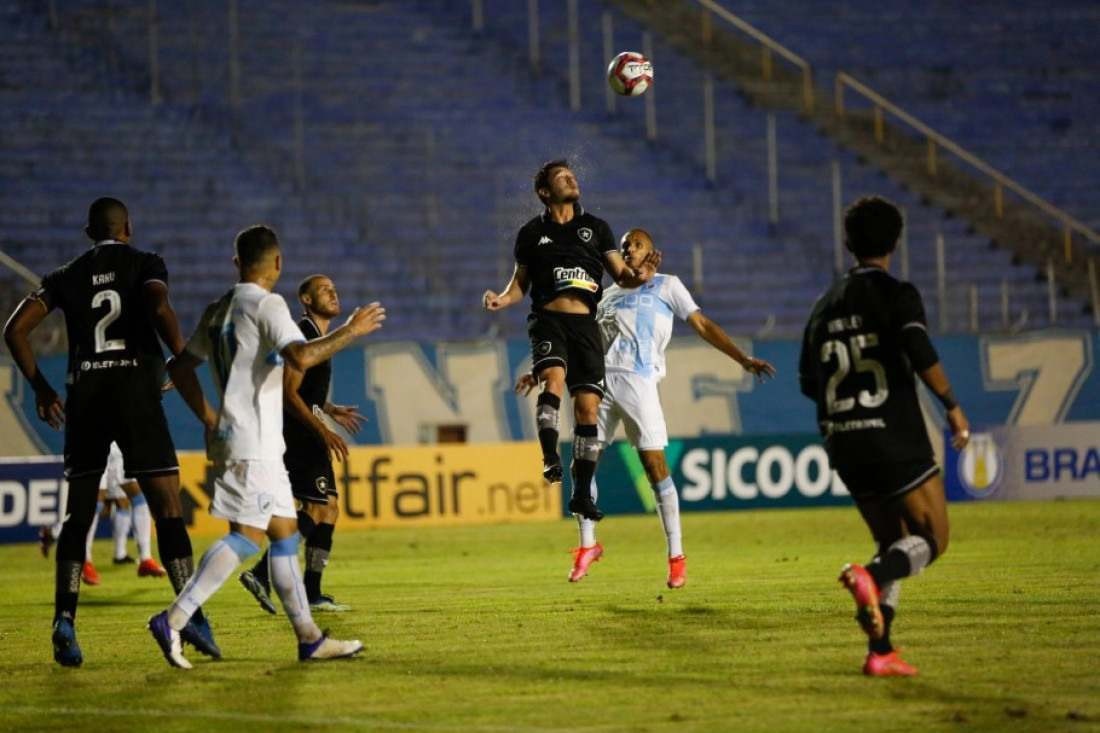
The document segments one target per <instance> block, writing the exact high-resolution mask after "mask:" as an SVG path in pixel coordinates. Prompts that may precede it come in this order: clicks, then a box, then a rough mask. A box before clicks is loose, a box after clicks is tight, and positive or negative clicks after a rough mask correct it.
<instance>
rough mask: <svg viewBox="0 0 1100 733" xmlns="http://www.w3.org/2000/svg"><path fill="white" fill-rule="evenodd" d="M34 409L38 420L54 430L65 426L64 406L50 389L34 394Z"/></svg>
mask: <svg viewBox="0 0 1100 733" xmlns="http://www.w3.org/2000/svg"><path fill="white" fill-rule="evenodd" d="M34 407H35V410H36V411H37V412H38V419H39V420H42V421H43V422H45V423H46V424H47V425H49V426H50V427H51V428H53V429H54V430H60V429H61V426H62V425H64V424H65V405H64V404H62V402H61V398H60V397H58V396H57V392H54V391H53V390H52V389H48V388H47V389H43V390H41V391H39V392H35V393H34Z"/></svg>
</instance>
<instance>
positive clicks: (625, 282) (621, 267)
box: [603, 232, 661, 288]
mask: <svg viewBox="0 0 1100 733" xmlns="http://www.w3.org/2000/svg"><path fill="white" fill-rule="evenodd" d="M628 234H629V232H628ZM624 236H625V235H624ZM603 258H604V262H605V263H606V264H607V271H608V273H609V274H610V275H611V279H612V280H614V281H615V284H616V285H619V286H620V287H624V288H636V287H638V286H639V285H644V284H645V283H647V282H649V281H650V280H652V279H653V276H654V275H655V274H656V273H657V268H658V267H660V266H661V251H660V250H657V249H654V250H652V251H651V252H650V253H649V254H648V255H647V256H646V258H645V261H644V262H643V263H642V265H641V267H639V268H638V269H637V270H635V269H633V268H631V267H630V265H628V264H626V260H624V259H623V256H622V255H621V254H619V252H618V251H616V250H607V251H606V252H604V253H603Z"/></svg>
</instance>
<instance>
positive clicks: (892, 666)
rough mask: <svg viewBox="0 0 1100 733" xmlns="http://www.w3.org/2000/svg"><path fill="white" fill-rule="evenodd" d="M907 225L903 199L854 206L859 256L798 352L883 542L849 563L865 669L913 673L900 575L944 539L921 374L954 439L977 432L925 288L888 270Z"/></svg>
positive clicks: (809, 388)
mask: <svg viewBox="0 0 1100 733" xmlns="http://www.w3.org/2000/svg"><path fill="white" fill-rule="evenodd" d="M902 226H903V222H902V218H901V214H900V212H899V211H898V210H897V208H896V207H895V206H894V205H893V204H891V203H890V202H888V201H886V200H885V199H882V198H878V197H870V198H863V199H860V200H859V201H857V202H856V203H855V204H853V205H852V206H851V207H850V208H849V209H848V210H847V212H846V213H845V217H844V229H845V233H846V244H847V247H848V249H849V250H850V251H851V252H852V253H853V254H854V255H855V256H856V259H857V260H858V262H859V264H858V266H857V267H855V268H854V269H852V270H850V271H849V272H848V273H847V274H846V275H844V276H843V277H842V278H840V279H839V280H837V281H836V282H835V283H834V284H833V286H832V287H831V288H830V289H829V291H828V292H826V293H825V295H823V296H822V297H821V298H820V299H818V301H817V303H816V304H814V308H813V313H812V314H811V315H810V321H809V323H808V324H807V326H806V331H805V335H804V338H803V342H802V354H801V357H800V360H799V380H800V383H801V389H802V392H803V394H805V395H806V396H807V397H809V398H810V399H812V400H814V401H815V402H816V403H817V419H818V425H819V427H820V430H821V434H822V436H823V437H824V439H825V448H826V450H827V451H828V453H829V459H830V461H831V462H832V465H833V467H834V468H835V469H836V470H837V473H839V474H840V477H841V479H843V480H844V483H845V484H846V485H847V486H848V490H849V492H850V493H851V494H852V498H853V499H854V500H855V502H856V506H857V507H858V508H859V511H860V514H861V515H862V516H863V519H864V521H865V522H866V523H867V526H868V528H869V529H870V530H871V535H872V537H873V538H874V540H875V543H876V544H877V546H878V552H877V553H876V555H875V556H874V558H873V559H872V560H871V562H870V563H868V565H867V566H866V567H864V566H861V565H857V564H854V563H853V564H849V565H846V566H845V567H844V570H843V572H842V573H841V576H840V581H841V583H843V584H844V586H845V587H846V588H847V589H848V590H849V591H850V592H851V594H852V596H853V597H854V598H855V601H856V610H857V614H856V619H857V620H858V621H859V623H860V625H861V626H862V627H863V630H864V631H865V632H866V633H867V636H868V637H869V639H870V645H869V649H868V654H867V659H866V661H865V662H864V665H863V671H864V674H868V675H873V676H895V675H912V674H916V669H915V668H914V667H912V666H911V665H909V664H907V663H906V662H904V661H903V660H902V659H901V658H900V657H899V656H898V655H897V652H896V651H895V650H894V648H893V646H892V645H891V643H890V625H891V622H892V621H893V618H894V612H895V610H896V609H897V603H898V593H899V591H900V586H899V582H898V581H900V580H901V579H902V578H905V577H908V576H910V575H916V574H917V573H919V572H920V571H921V570H922V569H923V568H925V567H926V566H927V565H929V564H931V563H932V562H933V561H934V560H935V559H936V558H937V557H940V556H941V555H943V553H944V551H945V550H946V549H947V539H948V522H947V506H946V502H945V499H944V491H943V480H942V478H941V477H940V474H939V467H938V466H937V465H936V462H935V459H934V458H933V453H932V445H931V443H930V442H929V440H928V433H927V430H926V429H925V426H924V419H923V417H922V415H921V409H920V404H919V403H918V401H917V385H916V380H915V378H914V376H919V377H920V379H921V381H923V382H924V383H925V385H927V387H928V388H929V389H930V390H931V391H932V393H933V394H935V395H936V396H937V397H938V398H939V400H940V401H941V402H942V403H943V406H944V408H945V409H946V411H947V422H948V424H949V426H950V428H951V432H952V435H953V441H952V442H953V444H954V446H955V447H956V448H958V449H961V448H962V447H964V446H965V445H966V443H967V441H968V439H969V437H970V430H969V425H968V423H967V420H966V415H965V414H964V413H963V411H962V408H961V407H959V405H958V402H957V401H956V400H955V396H954V394H952V391H951V385H950V383H949V382H948V380H947V375H946V374H945V373H944V370H943V366H942V365H941V364H940V360H939V356H938V355H937V354H936V350H935V348H934V347H933V346H932V342H931V341H930V340H929V338H928V324H927V322H926V320H925V316H924V305H923V304H922V302H921V297H920V293H918V292H917V289H916V288H915V287H913V285H912V284H910V283H906V282H899V281H898V280H895V279H894V278H893V277H891V276H890V274H889V273H888V272H887V269H888V268H889V264H890V254H891V253H892V252H893V251H894V247H895V246H896V244H897V240H898V236H899V235H900V234H901V228H902Z"/></svg>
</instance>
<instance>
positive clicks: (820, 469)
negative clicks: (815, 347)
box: [0, 331, 1100, 541]
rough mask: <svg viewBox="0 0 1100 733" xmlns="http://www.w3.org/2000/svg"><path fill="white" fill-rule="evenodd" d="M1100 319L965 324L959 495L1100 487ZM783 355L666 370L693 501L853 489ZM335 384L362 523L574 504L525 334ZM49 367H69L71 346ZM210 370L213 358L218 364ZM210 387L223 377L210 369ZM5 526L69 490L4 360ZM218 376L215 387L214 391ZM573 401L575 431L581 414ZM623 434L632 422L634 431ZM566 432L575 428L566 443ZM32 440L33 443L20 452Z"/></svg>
mask: <svg viewBox="0 0 1100 733" xmlns="http://www.w3.org/2000/svg"><path fill="white" fill-rule="evenodd" d="M1098 335H1100V334H1097V333H1096V332H1090V331H1043V332H1036V333H1031V334H1026V335H1019V336H1001V335H989V336H951V337H944V338H939V339H936V345H937V348H938V349H939V351H940V354H941V357H942V359H943V362H944V364H945V366H946V367H947V370H948V372H949V374H950V375H951V379H952V381H953V383H954V386H955V392H956V394H958V395H959V396H960V398H961V400H962V403H963V405H964V406H965V408H966V410H967V413H968V415H969V417H970V420H971V423H972V425H973V428H974V433H975V437H974V440H973V445H972V447H971V448H970V449H969V450H968V451H967V452H965V453H964V454H963V455H962V456H957V455H954V454H953V453H952V452H951V451H950V450H949V449H947V450H945V448H944V446H945V441H942V440H936V441H933V442H934V445H936V446H937V448H938V449H939V451H941V454H940V456H939V458H940V459H941V463H942V464H943V465H944V466H945V478H946V483H947V487H948V492H949V495H950V496H951V497H952V498H954V499H958V500H973V499H978V498H987V497H1006V498H1038V497H1043V496H1100V374H1098V373H1097V372H1096V370H1095V369H1094V365H1095V364H1096V363H1098V361H1100V353H1098V348H1100V340H1098V338H1097V336H1098ZM742 346H743V347H744V348H746V349H747V350H749V351H750V352H751V353H754V354H755V355H756V356H759V357H761V358H764V359H767V360H769V361H771V362H772V363H773V364H775V365H776V367H777V368H778V370H779V374H778V376H777V377H776V379H775V380H773V381H772V382H769V383H766V384H755V383H754V382H753V380H752V379H751V378H749V376H748V375H746V374H745V373H744V372H743V371H742V370H741V369H740V368H739V367H738V366H737V365H736V364H733V363H732V362H730V361H729V360H728V359H727V358H726V357H724V356H723V355H722V354H720V353H718V352H717V351H715V350H714V349H712V348H710V347H709V346H707V345H706V344H704V343H702V342H701V341H699V340H698V339H696V338H693V337H692V338H680V339H675V340H674V342H673V345H672V346H671V347H670V349H669V352H668V363H669V375H668V377H667V378H666V379H665V380H664V382H663V383H662V386H661V393H662V401H663V404H664V409H665V414H666V418H667V420H668V425H669V433H670V435H672V436H673V441H672V443H671V445H670V446H669V451H668V453H669V459H670V460H669V463H670V466H671V467H672V468H673V475H674V477H675V479H676V482H677V485H678V486H679V488H680V492H681V497H682V504H683V506H684V507H685V508H686V509H688V510H691V509H730V508H741V507H745V508H748V507H762V506H810V505H827V504H842V503H846V502H847V501H849V499H848V498H847V493H846V490H845V489H844V487H843V485H842V484H841V483H840V482H839V481H838V480H836V478H835V477H833V476H832V475H831V474H829V473H828V471H827V468H826V467H827V460H826V458H825V456H824V451H823V450H822V449H821V447H820V442H819V440H818V438H817V435H816V433H815V422H814V411H813V406H812V405H811V403H809V402H808V401H807V400H806V399H805V398H803V397H802V396H801V394H799V392H798V387H797V378H796V369H797V366H796V365H797V360H798V351H799V344H798V343H797V342H793V341H758V342H755V343H753V342H751V341H748V340H743V341H742ZM333 366H334V371H333V392H332V400H333V401H334V402H338V403H343V404H356V405H359V407H360V409H361V410H362V411H363V412H364V413H365V414H366V415H367V416H368V418H369V422H368V423H367V425H366V427H365V428H364V430H363V432H362V433H360V434H359V435H358V436H356V440H357V442H358V443H359V444H360V447H357V448H355V449H353V451H352V456H351V460H350V461H349V462H348V464H347V466H345V467H338V471H337V483H338V484H339V488H340V490H341V495H342V498H341V501H342V502H343V504H342V507H341V508H342V510H343V517H342V519H341V522H342V523H343V524H345V525H346V526H362V527H373V526H396V525H411V524H416V525H439V524H461V523H476V522H494V521H530V520H539V519H548V518H551V517H557V516H561V515H562V511H563V510H562V505H563V502H562V497H560V496H556V495H555V496H550V495H549V493H548V492H546V491H545V489H544V487H543V485H542V481H541V477H540V476H539V472H538V468H539V456H538V447H537V444H536V443H535V442H534V437H535V436H534V419H533V409H534V397H533V396H531V397H529V398H523V397H517V396H516V395H514V394H513V393H512V390H511V385H512V384H513V382H514V380H515V378H516V377H518V376H519V375H520V374H523V373H525V372H526V371H527V369H528V368H529V366H530V360H529V356H528V346H527V344H526V342H524V341H486V342H463V343H437V344H432V343H417V342H400V343H383V344H377V345H372V346H368V347H366V348H364V349H362V350H360V351H356V352H353V353H345V354H341V355H339V356H338V357H337V358H336V359H335V361H334V365H333ZM42 368H43V371H45V372H46V374H47V375H48V376H49V378H50V379H51V380H52V381H53V382H54V383H55V384H63V383H64V370H65V359H64V357H63V356H58V357H52V358H49V359H45V360H43V363H42ZM204 379H205V375H204ZM206 386H207V387H210V386H211V385H210V384H209V383H208V382H207V384H206ZM0 391H2V392H3V393H4V395H5V397H6V399H5V400H4V401H3V402H2V403H0V437H2V439H3V443H2V445H3V447H2V449H0V455H4V456H8V457H9V459H7V460H6V461H5V462H3V463H0V541H21V540H29V539H31V538H33V536H34V530H33V526H35V525H39V524H46V523H49V522H52V521H54V520H55V518H56V515H57V510H58V507H59V506H63V503H61V501H60V500H61V498H62V497H61V494H62V493H63V491H64V488H65V486H64V482H63V481H61V480H60V464H59V463H58V462H57V461H56V460H49V459H44V458H43V457H44V456H48V455H56V454H58V453H60V452H61V448H62V438H61V434H60V433H57V432H54V431H52V430H50V429H49V428H47V427H46V426H45V425H43V424H42V423H41V422H39V421H38V420H37V418H36V417H35V416H34V399H33V394H32V393H31V391H30V390H29V388H28V387H27V385H26V384H25V383H24V382H23V380H22V378H21V377H20V376H19V375H18V372H17V370H16V369H15V367H14V366H13V365H12V364H11V363H10V362H0ZM211 394H213V392H212V391H211ZM922 400H923V405H924V408H925V417H926V421H927V423H928V427H929V430H930V432H931V433H932V434H933V435H937V434H941V433H942V431H943V429H944V424H943V419H942V415H941V413H940V411H939V407H938V405H937V404H936V403H935V400H933V399H930V398H928V396H927V395H924V396H923V397H922ZM165 409H166V412H167V413H168V416H169V422H170V424H171V426H172V432H173V436H174V437H175V439H176V443H177V446H178V447H179V448H180V449H181V464H182V467H183V474H182V478H183V484H184V489H185V491H186V495H187V497H188V500H187V502H186V504H187V506H188V513H189V519H190V520H191V523H192V525H193V527H194V528H195V529H196V530H199V531H203V530H205V529H206V528H210V529H212V530H213V529H216V530H217V531H220V527H221V525H220V523H217V522H213V520H211V519H210V518H209V517H208V515H206V512H205V507H206V506H207V504H208V502H209V489H208V483H209V482H208V481H207V480H206V475H205V471H206V467H205V462H204V460H203V458H202V455H201V453H200V452H199V450H200V448H201V442H202V436H201V432H200V431H199V430H198V429H197V427H196V426H197V423H196V422H195V421H194V420H193V418H192V417H191V416H190V414H189V413H188V412H187V410H186V408H185V407H184V405H183V403H182V401H181V400H180V398H179V396H178V395H176V394H175V393H170V394H168V395H167V396H166V398H165ZM566 413H567V411H563V417H564V418H565V419H564V420H563V425H562V435H563V436H565V435H569V431H570V430H571V425H570V424H569V421H568V415H567V414H566ZM441 426H448V427H454V426H461V427H462V428H464V429H465V432H466V436H467V439H468V440H469V444H467V445H419V444H420V443H422V442H431V440H434V437H435V436H436V434H437V430H438V429H439V428H440V427H441ZM620 437H621V436H620ZM564 447H565V448H566V450H567V449H568V445H566V446H564ZM18 456H28V457H30V459H29V460H12V458H10V457H18ZM597 481H598V483H599V485H600V487H601V492H600V504H601V506H603V507H605V508H606V509H607V510H608V511H612V512H630V511H647V510H649V509H650V508H651V506H652V500H651V498H650V495H649V489H648V485H647V483H646V481H645V478H644V474H643V473H642V471H641V466H640V464H639V463H638V461H637V457H636V455H635V454H634V453H633V451H631V450H629V449H627V448H626V447H624V446H623V445H621V444H619V445H616V446H613V447H612V448H611V449H610V450H609V451H608V452H607V454H606V455H605V458H604V460H603V462H602V464H601V467H600V471H599V473H598V475H597Z"/></svg>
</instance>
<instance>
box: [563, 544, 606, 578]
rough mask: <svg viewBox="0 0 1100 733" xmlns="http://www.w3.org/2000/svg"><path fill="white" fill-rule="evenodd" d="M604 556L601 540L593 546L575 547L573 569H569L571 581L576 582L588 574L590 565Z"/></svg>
mask: <svg viewBox="0 0 1100 733" xmlns="http://www.w3.org/2000/svg"><path fill="white" fill-rule="evenodd" d="M601 557H603V545H601V544H600V543H599V542H597V543H596V544H594V545H592V546H591V547H574V548H573V569H572V570H570V571H569V582H570V583H576V582H577V581H578V580H580V579H581V578H583V577H584V576H586V575H588V566H589V565H591V564H592V563H594V562H596V561H597V560H599V559H600V558H601Z"/></svg>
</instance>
